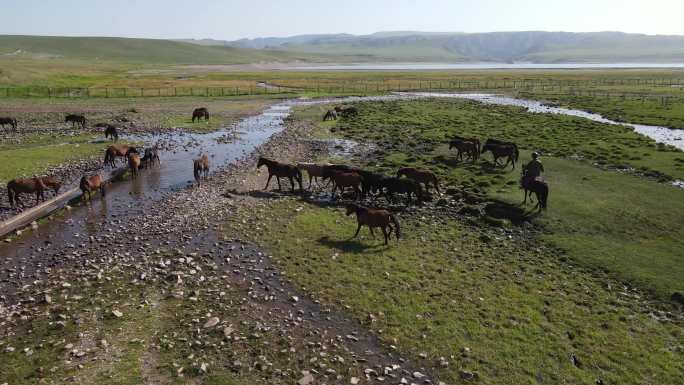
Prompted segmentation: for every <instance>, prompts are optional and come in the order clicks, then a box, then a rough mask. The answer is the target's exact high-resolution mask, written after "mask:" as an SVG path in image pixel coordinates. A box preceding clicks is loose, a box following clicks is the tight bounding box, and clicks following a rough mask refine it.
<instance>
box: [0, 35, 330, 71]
mask: <svg viewBox="0 0 684 385" xmlns="http://www.w3.org/2000/svg"><path fill="white" fill-rule="evenodd" d="M3 56H4V57H26V58H64V59H79V60H83V59H85V60H89V61H99V62H125V63H150V64H244V63H257V62H277V61H285V62H290V61H297V60H304V61H310V60H315V59H316V58H315V56H316V55H302V54H299V53H293V52H287V51H282V50H280V51H272V50H265V49H262V50H255V49H248V48H240V47H235V46H229V47H225V46H216V45H198V44H190V43H186V42H179V41H173V40H158V39H130V38H116V37H61V36H18V35H2V36H0V57H3Z"/></svg>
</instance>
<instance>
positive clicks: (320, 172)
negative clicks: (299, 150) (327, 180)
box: [297, 163, 332, 190]
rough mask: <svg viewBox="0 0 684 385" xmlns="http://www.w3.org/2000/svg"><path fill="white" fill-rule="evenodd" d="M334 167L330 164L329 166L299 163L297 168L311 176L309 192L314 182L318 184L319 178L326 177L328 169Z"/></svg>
mask: <svg viewBox="0 0 684 385" xmlns="http://www.w3.org/2000/svg"><path fill="white" fill-rule="evenodd" d="M329 166H332V165H331V164H330V163H327V164H315V163H297V168H298V169H299V170H304V171H306V173H307V174H309V190H311V183H312V181H314V182H316V184H318V178H324V177H325V170H326V167H329Z"/></svg>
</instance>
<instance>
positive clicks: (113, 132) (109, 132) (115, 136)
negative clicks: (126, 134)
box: [104, 123, 119, 142]
mask: <svg viewBox="0 0 684 385" xmlns="http://www.w3.org/2000/svg"><path fill="white" fill-rule="evenodd" d="M104 129H105V139H107V138H111V139H112V140H113V141H115V142H116V141H117V140H119V131H118V130H117V129H116V127H115V126H114V125H112V124H109V123H105V126H104Z"/></svg>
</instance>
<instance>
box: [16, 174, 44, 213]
mask: <svg viewBox="0 0 684 385" xmlns="http://www.w3.org/2000/svg"><path fill="white" fill-rule="evenodd" d="M44 190H45V185H44V184H43V181H42V180H41V179H40V178H37V177H36V178H30V179H14V180H11V181H9V182H7V197H8V198H9V202H10V206H11V207H17V206H21V207H24V204H23V203H22V202H21V200H19V194H31V193H35V194H36V204H38V203H39V202H40V201H41V200H45V197H44V196H43V191H44Z"/></svg>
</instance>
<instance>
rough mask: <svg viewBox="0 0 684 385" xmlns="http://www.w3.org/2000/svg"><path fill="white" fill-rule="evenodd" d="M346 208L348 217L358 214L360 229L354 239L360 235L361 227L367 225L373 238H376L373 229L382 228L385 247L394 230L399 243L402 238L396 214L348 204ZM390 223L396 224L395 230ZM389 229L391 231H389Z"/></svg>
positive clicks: (357, 229)
mask: <svg viewBox="0 0 684 385" xmlns="http://www.w3.org/2000/svg"><path fill="white" fill-rule="evenodd" d="M346 207H347V216H349V215H351V214H353V213H356V222H357V223H358V227H357V228H356V233H355V234H354V237H353V238H356V237H357V236H358V235H359V231H360V230H361V226H364V225H365V226H368V229H369V230H370V233H371V235H372V236H373V238H375V233H374V232H373V229H374V228H375V227H380V228H381V229H382V234H383V235H384V236H385V245H386V244H387V241H388V240H389V238H390V236H391V235H392V230H394V234H395V235H396V237H397V241H399V237H401V230H400V228H399V221H398V220H397V217H395V216H394V214H392V213H390V212H389V211H387V210H382V209H369V208H366V207H363V206H359V205H355V204H348V205H347V206H346ZM390 222H391V223H392V224H394V228H392V224H390ZM388 228H389V231H387V229H388Z"/></svg>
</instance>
